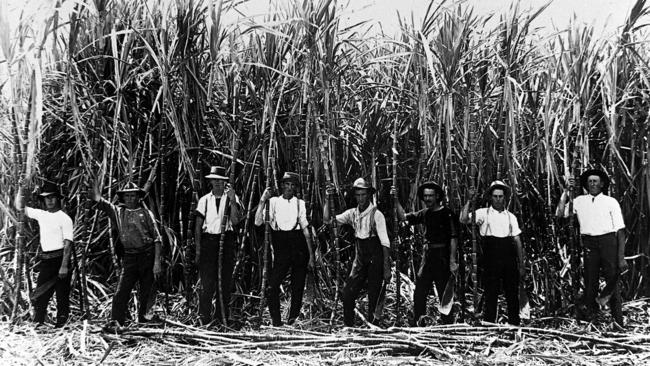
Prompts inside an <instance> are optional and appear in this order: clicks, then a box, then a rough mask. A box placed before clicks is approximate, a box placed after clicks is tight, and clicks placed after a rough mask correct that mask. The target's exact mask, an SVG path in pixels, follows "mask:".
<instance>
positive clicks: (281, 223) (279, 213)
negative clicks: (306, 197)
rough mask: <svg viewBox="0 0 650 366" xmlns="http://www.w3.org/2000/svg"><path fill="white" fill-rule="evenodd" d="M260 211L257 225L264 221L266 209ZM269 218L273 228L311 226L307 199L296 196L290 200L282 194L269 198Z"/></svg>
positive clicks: (289, 228) (256, 220)
mask: <svg viewBox="0 0 650 366" xmlns="http://www.w3.org/2000/svg"><path fill="white" fill-rule="evenodd" d="M258 212H259V213H260V214H259V215H257V214H256V215H255V225H257V226H259V225H262V224H263V223H264V210H260V211H258ZM269 218H270V220H271V229H273V230H282V231H289V230H297V229H305V228H306V227H307V226H309V222H307V209H306V208H305V201H303V200H301V199H298V197H296V196H293V197H291V199H288V200H287V199H286V198H283V197H282V196H280V197H271V198H270V199H269Z"/></svg>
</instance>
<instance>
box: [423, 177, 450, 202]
mask: <svg viewBox="0 0 650 366" xmlns="http://www.w3.org/2000/svg"><path fill="white" fill-rule="evenodd" d="M425 189H433V190H435V191H436V193H437V194H438V200H439V201H442V200H443V198H444V197H445V191H443V190H442V187H440V185H438V183H436V182H431V181H429V182H424V183H422V184H420V186H419V187H418V198H419V199H420V200H422V201H424V190H425Z"/></svg>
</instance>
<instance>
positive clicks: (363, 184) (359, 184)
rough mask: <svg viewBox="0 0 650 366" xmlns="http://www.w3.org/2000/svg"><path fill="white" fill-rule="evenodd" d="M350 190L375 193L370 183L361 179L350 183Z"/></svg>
mask: <svg viewBox="0 0 650 366" xmlns="http://www.w3.org/2000/svg"><path fill="white" fill-rule="evenodd" d="M352 189H353V190H355V189H367V190H368V194H373V193H375V188H374V187H373V186H372V185H371V184H370V183H368V181H367V180H365V179H363V178H357V180H355V181H354V183H352Z"/></svg>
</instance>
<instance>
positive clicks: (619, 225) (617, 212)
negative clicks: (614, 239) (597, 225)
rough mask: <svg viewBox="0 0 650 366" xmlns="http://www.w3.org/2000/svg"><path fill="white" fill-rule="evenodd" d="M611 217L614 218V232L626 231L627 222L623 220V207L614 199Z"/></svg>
mask: <svg viewBox="0 0 650 366" xmlns="http://www.w3.org/2000/svg"><path fill="white" fill-rule="evenodd" d="M610 215H611V216H612V225H613V226H614V230H616V231H619V230H621V229H625V221H624V220H623V213H622V212H621V205H619V204H618V202H617V201H616V200H615V199H612V208H611V211H610Z"/></svg>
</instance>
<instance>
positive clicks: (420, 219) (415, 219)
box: [406, 210, 425, 225]
mask: <svg viewBox="0 0 650 366" xmlns="http://www.w3.org/2000/svg"><path fill="white" fill-rule="evenodd" d="M424 213H425V210H420V211H416V212H409V213H407V214H406V221H407V222H408V223H409V225H418V224H423V223H424Z"/></svg>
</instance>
